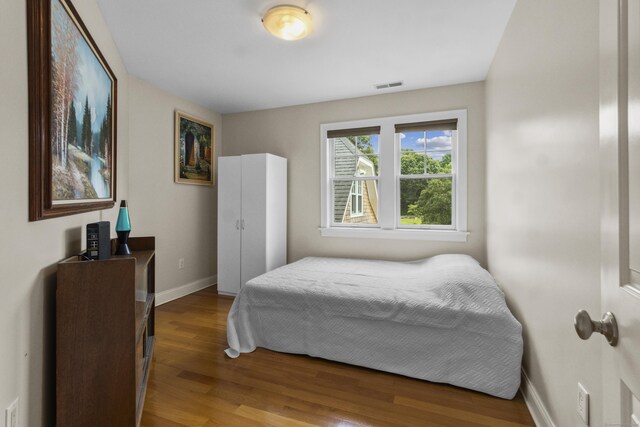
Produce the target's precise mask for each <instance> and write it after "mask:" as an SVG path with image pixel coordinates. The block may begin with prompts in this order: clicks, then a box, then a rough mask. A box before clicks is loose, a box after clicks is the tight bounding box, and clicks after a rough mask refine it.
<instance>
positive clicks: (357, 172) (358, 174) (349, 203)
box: [327, 127, 380, 226]
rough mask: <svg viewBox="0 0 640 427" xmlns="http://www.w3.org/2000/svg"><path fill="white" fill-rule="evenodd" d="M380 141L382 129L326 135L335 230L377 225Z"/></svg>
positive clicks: (373, 128) (334, 132)
mask: <svg viewBox="0 0 640 427" xmlns="http://www.w3.org/2000/svg"><path fill="white" fill-rule="evenodd" d="M379 137H380V128H379V127H371V128H358V129H355V128H352V129H339V130H333V131H329V132H327V141H328V145H329V149H330V151H331V156H330V157H331V165H330V169H331V172H330V182H331V184H330V188H331V205H332V206H333V223H332V225H333V226H356V225H359V226H375V225H377V224H378V154H379V153H378V147H379Z"/></svg>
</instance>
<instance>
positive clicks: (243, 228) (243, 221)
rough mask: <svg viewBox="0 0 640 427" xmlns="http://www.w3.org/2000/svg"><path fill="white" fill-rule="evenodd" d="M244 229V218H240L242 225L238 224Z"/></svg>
mask: <svg viewBox="0 0 640 427" xmlns="http://www.w3.org/2000/svg"><path fill="white" fill-rule="evenodd" d="M240 228H242V229H243V230H244V219H243V220H242V225H241V226H240Z"/></svg>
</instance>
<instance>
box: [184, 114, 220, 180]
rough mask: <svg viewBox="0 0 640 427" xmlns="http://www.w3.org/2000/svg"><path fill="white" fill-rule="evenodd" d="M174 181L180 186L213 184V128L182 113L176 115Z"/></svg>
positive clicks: (214, 167)
mask: <svg viewBox="0 0 640 427" xmlns="http://www.w3.org/2000/svg"><path fill="white" fill-rule="evenodd" d="M174 140H175V151H174V179H175V182H176V183H179V184H195V185H208V186H212V185H214V184H215V182H214V181H215V176H216V161H215V160H216V153H215V149H216V144H215V133H214V126H213V125H212V124H211V123H207V122H205V121H203V120H200V119H198V118H196V117H193V116H191V115H189V114H186V113H183V112H182V111H176V112H175V136H174Z"/></svg>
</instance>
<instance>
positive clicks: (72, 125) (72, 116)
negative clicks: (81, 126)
mask: <svg viewBox="0 0 640 427" xmlns="http://www.w3.org/2000/svg"><path fill="white" fill-rule="evenodd" d="M77 139H78V129H77V122H76V107H75V106H74V105H73V102H71V105H70V106H69V121H68V122H67V144H70V145H76V142H77Z"/></svg>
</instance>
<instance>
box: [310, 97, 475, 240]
mask: <svg viewBox="0 0 640 427" xmlns="http://www.w3.org/2000/svg"><path fill="white" fill-rule="evenodd" d="M447 119H456V120H457V130H458V132H457V136H458V137H457V140H454V141H452V161H453V166H454V168H453V170H452V179H453V181H452V185H453V188H452V193H453V194H452V198H453V200H452V223H453V224H452V225H451V226H428V228H426V227H425V226H410V225H409V224H403V225H402V226H401V225H400V140H399V138H397V136H396V133H395V125H396V124H398V123H418V122H429V121H438V120H447ZM374 126H380V137H379V142H378V156H379V157H378V176H377V177H375V178H373V179H377V180H378V198H379V199H378V200H379V205H378V224H372V225H368V226H362V225H356V224H337V223H335V222H334V221H333V215H332V210H333V200H332V197H333V196H332V195H333V190H332V188H331V177H332V175H333V165H332V153H331V144H330V143H329V140H328V139H327V132H329V131H332V130H342V129H354V128H363V127H374ZM320 147H321V153H320V157H321V168H320V174H321V184H320V197H321V200H320V205H321V209H322V212H321V216H320V222H321V224H320V233H321V235H322V236H327V237H356V238H357V237H361V238H379V239H406V240H433V241H448V242H466V241H467V237H468V235H469V233H468V232H467V110H466V109H460V110H450V111H440V112H432V113H423V114H411V115H406V116H394V117H381V118H373V119H364V120H356V121H347V122H337V123H325V124H321V125H320ZM454 156H455V157H454ZM359 179H360V180H363V181H364V180H367V178H364V179H363V178H359ZM368 179H372V178H368ZM391 201H392V202H391Z"/></svg>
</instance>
